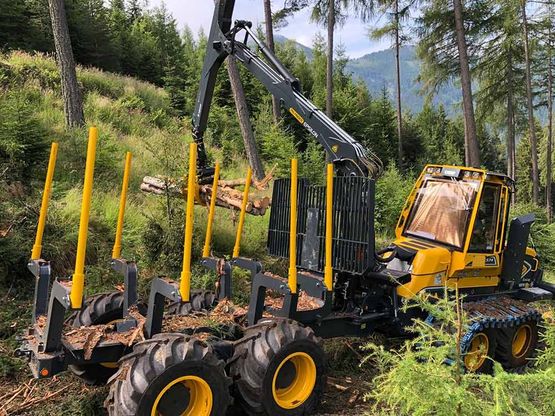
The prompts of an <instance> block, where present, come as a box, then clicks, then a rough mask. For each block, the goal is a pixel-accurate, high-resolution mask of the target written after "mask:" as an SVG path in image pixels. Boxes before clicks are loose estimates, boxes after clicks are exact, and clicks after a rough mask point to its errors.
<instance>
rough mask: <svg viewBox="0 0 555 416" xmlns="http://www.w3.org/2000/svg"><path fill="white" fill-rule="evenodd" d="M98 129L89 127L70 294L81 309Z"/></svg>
mask: <svg viewBox="0 0 555 416" xmlns="http://www.w3.org/2000/svg"><path fill="white" fill-rule="evenodd" d="M97 141H98V130H97V128H96V127H91V128H90V129H89V144H88V146H87V161H86V165H85V183H84V185H83V201H82V202H81V219H80V221H79V239H78V240H77V256H76V258H75V272H74V273H73V279H72V281H73V284H72V286H71V293H70V295H69V297H70V300H71V308H72V309H79V308H81V304H82V303H83V288H84V286H85V254H86V251H87V232H88V228H89V215H90V211H91V197H92V189H93V177H94V162H95V158H96V142H97Z"/></svg>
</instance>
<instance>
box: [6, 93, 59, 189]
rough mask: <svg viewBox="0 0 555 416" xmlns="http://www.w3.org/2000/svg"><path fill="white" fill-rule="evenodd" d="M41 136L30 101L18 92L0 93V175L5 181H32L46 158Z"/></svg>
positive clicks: (44, 145) (43, 133) (43, 134)
mask: <svg viewBox="0 0 555 416" xmlns="http://www.w3.org/2000/svg"><path fill="white" fill-rule="evenodd" d="M44 136H45V132H44V130H43V128H42V126H41V125H40V123H39V121H38V120H37V118H36V116H35V114H34V111H33V107H32V104H31V100H30V97H29V96H28V94H26V93H25V92H22V91H10V92H3V93H0V173H2V175H6V177H7V178H8V179H9V180H12V181H23V180H27V179H29V178H32V177H33V174H34V169H35V168H36V167H37V166H42V165H43V163H44V161H45V160H46V159H47V158H48V152H47V150H46V149H47V144H46V142H45V140H44Z"/></svg>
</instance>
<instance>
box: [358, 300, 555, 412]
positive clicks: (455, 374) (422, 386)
mask: <svg viewBox="0 0 555 416" xmlns="http://www.w3.org/2000/svg"><path fill="white" fill-rule="evenodd" d="M415 301H416V303H417V304H418V306H420V307H421V308H423V309H424V310H425V311H427V312H428V313H430V314H431V315H432V316H434V318H435V321H436V322H440V323H441V324H440V325H430V324H428V323H427V322H424V321H421V320H416V321H415V322H414V325H413V326H412V327H411V328H410V331H411V332H413V334H414V335H415V337H414V339H411V340H408V341H406V342H405V344H404V345H403V346H402V348H401V349H400V350H398V351H396V350H393V351H390V350H387V349H385V348H384V347H383V346H376V345H374V344H369V345H368V349H369V350H370V354H369V356H368V358H367V359H368V360H370V361H372V362H373V363H375V364H376V365H377V366H378V368H379V375H377V376H376V377H375V378H374V379H373V381H372V383H371V385H370V389H369V393H367V395H366V397H367V399H370V400H373V401H374V402H373V404H372V408H371V409H372V415H378V414H384V415H385V414H397V415H430V414H434V415H453V414H456V415H517V414H526V415H538V416H540V415H546V414H554V412H555V401H553V399H552V391H553V388H555V367H553V361H552V360H553V352H552V350H553V347H554V344H553V331H554V328H553V322H550V323H549V324H548V325H549V328H548V330H547V333H548V334H549V342H548V348H547V350H546V352H544V353H543V355H542V356H541V357H540V359H539V361H538V363H540V364H541V365H538V367H537V368H536V369H534V370H530V371H529V372H528V373H526V374H522V375H521V374H510V373H507V372H505V371H503V369H502V368H501V366H500V365H499V364H497V363H496V364H495V374H494V375H493V376H490V375H487V374H474V373H467V372H463V371H462V368H463V367H462V361H461V358H462V357H461V356H460V354H458V353H457V351H458V348H457V344H458V343H457V337H456V336H455V335H454V334H455V333H456V329H457V328H458V327H459V326H461V325H462V326H463V327H464V325H465V321H464V317H457V314H456V313H455V309H456V308H455V302H454V301H450V300H447V297H445V298H444V299H441V300H439V301H437V303H435V304H432V303H430V302H429V301H428V298H426V297H424V296H420V297H417V298H416V299H415ZM448 363H452V364H448Z"/></svg>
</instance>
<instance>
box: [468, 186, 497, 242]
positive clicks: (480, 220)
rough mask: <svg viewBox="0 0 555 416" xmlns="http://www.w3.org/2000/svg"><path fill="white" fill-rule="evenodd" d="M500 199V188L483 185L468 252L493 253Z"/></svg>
mask: <svg viewBox="0 0 555 416" xmlns="http://www.w3.org/2000/svg"><path fill="white" fill-rule="evenodd" d="M500 197H501V187H500V186H496V185H489V184H485V185H484V190H483V191H482V198H481V200H480V205H479V206H478V214H477V216H476V222H475V223H474V229H473V230H472V236H471V238H470V246H469V249H468V251H470V252H473V253H492V252H493V249H494V246H495V232H496V229H497V216H498V213H499V200H500Z"/></svg>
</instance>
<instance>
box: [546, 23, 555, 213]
mask: <svg viewBox="0 0 555 416" xmlns="http://www.w3.org/2000/svg"><path fill="white" fill-rule="evenodd" d="M552 47H553V45H552V44H551V26H550V27H549V33H548V45H547V57H548V58H547V59H548V62H547V65H548V67H547V152H546V153H547V154H546V159H547V160H546V164H545V176H546V180H545V204H546V206H547V222H549V223H550V222H551V220H552V218H553V202H552V195H551V181H552V170H551V158H552V149H553V65H552V64H553V63H552V60H553V57H552V56H551V54H552Z"/></svg>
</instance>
